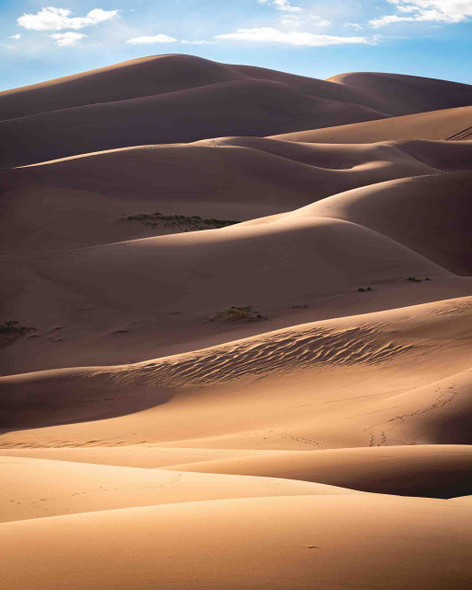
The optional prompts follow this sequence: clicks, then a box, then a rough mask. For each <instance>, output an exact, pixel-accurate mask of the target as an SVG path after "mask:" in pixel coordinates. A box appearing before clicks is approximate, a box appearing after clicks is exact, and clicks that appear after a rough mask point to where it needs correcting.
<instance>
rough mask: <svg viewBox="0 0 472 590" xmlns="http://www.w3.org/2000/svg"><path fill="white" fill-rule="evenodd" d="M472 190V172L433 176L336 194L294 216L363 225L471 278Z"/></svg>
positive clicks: (295, 213)
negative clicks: (306, 216) (329, 219)
mask: <svg viewBox="0 0 472 590" xmlns="http://www.w3.org/2000/svg"><path fill="white" fill-rule="evenodd" d="M471 191H472V173H471V172H463V173H453V174H441V175H429V176H422V177H417V178H410V179H405V180H399V181H391V182H388V183H380V184H376V185H371V186H369V187H364V188H362V189H357V190H353V191H350V192H348V193H343V194H340V195H335V196H333V197H330V198H328V199H323V201H320V202H319V203H316V204H315V205H309V206H308V207H306V208H304V209H302V210H300V211H299V212H294V213H293V214H292V215H301V216H305V215H307V214H310V215H313V216H314V217H317V218H318V217H324V216H326V217H328V218H336V219H346V220H349V221H352V222H356V223H359V224H360V225H362V226H364V227H370V228H371V229H374V230H375V231H378V232H380V233H382V234H383V235H387V236H389V237H390V238H393V239H394V240H396V241H397V242H400V243H402V244H404V245H405V246H408V247H409V248H411V249H412V250H414V251H415V252H419V253H421V254H423V256H425V257H427V258H429V259H430V260H434V261H435V262H436V263H438V264H440V265H441V266H443V267H445V268H448V269H449V270H451V271H453V272H454V273H456V274H462V275H471V274H472V256H471V252H472V217H471V216H470V211H471V204H472V203H471ZM425 210H427V211H428V214H427V215H424V214H423V211H425Z"/></svg>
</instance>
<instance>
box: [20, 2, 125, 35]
mask: <svg viewBox="0 0 472 590" xmlns="http://www.w3.org/2000/svg"><path fill="white" fill-rule="evenodd" d="M71 15H72V11H71V10H68V9H66V8H55V7H54V6H48V7H46V8H42V9H41V10H40V11H39V12H37V13H36V14H24V15H23V16H20V17H19V18H18V19H17V22H18V24H19V25H20V27H23V28H25V29H29V30H32V31H63V30H64V29H83V28H84V27H89V26H91V25H97V24H98V23H101V22H104V21H108V20H112V19H114V18H116V17H117V16H118V10H102V9H101V8H94V9H93V10H91V11H90V12H88V13H87V14H86V15H85V16H71Z"/></svg>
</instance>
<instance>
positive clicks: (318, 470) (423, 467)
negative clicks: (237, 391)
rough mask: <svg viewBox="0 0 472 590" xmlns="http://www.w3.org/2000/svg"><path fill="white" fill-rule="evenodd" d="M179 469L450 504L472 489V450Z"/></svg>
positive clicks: (355, 453) (352, 454) (341, 454)
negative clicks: (318, 484) (451, 499)
mask: <svg viewBox="0 0 472 590" xmlns="http://www.w3.org/2000/svg"><path fill="white" fill-rule="evenodd" d="M465 414H466V412H464V414H463V415H465ZM179 468H182V469H185V471H195V472H199V473H227V474H228V473H231V474H235V475H259V476H264V477H279V478H290V479H300V480H302V481H316V482H323V483H329V484H330V485H338V486H345V487H347V488H353V489H359V490H364V491H368V492H378V493H382V494H396V495H404V496H425V495H426V496H431V497H437V498H439V497H444V498H447V497H450V496H459V495H464V494H467V493H469V490H471V489H472V482H471V480H470V472H471V468H472V449H471V447H470V446H469V445H414V446H403V447H395V446H389V447H365V448H354V449H331V450H323V451H298V452H294V451H289V452H278V453H273V455H259V456H257V455H256V456H254V455H253V456H245V457H244V456H243V457H233V458H227V459H214V460H210V461H206V462H202V463H197V462H196V463H189V464H185V465H184V466H181V467H179V466H178V465H176V466H170V467H168V469H177V470H178V469H179Z"/></svg>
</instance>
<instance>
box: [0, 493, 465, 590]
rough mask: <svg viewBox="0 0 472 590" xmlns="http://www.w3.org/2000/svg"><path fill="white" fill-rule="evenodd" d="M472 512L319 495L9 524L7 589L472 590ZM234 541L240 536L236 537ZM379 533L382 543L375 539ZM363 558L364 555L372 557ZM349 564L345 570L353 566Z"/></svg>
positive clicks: (428, 503) (435, 504) (0, 530)
mask: <svg viewBox="0 0 472 590" xmlns="http://www.w3.org/2000/svg"><path fill="white" fill-rule="evenodd" d="M471 520H472V513H471V511H470V510H469V509H468V508H467V507H464V506H462V505H460V504H457V505H454V504H452V503H450V501H447V500H425V499H424V498H421V499H413V498H408V499H405V498H395V497H389V496H387V497H382V496H375V497H368V496H366V497H364V496H359V497H356V496H336V497H330V496H326V497H320V496H316V497H313V496H307V497H300V496H299V497H297V498H296V499H294V498H292V497H285V498H283V497H282V498H259V499H245V500H229V501H219V502H198V503H189V504H180V505H172V506H158V507H151V508H149V507H145V508H132V509H126V510H110V511H106V512H97V513H88V514H79V515H72V516H62V517H55V518H40V519H34V520H27V521H20V522H13V523H3V524H1V525H0V538H1V541H2V545H3V547H4V548H5V549H4V559H5V560H7V561H8V563H9V568H8V571H7V572H6V574H5V576H4V578H3V580H4V583H5V584H6V587H7V588H9V589H11V590H19V589H20V588H21V589H22V588H24V587H25V584H28V585H29V587H30V588H31V589H32V590H40V589H46V588H47V589H49V588H51V586H54V585H58V584H61V583H63V581H64V580H66V583H67V586H68V588H71V589H75V588H77V589H79V588H80V589H82V588H84V587H97V586H99V587H100V588H104V589H111V588H113V589H118V588H120V589H122V588H136V584H138V585H139V587H140V588H156V586H157V587H159V588H173V587H174V588H175V587H180V588H188V589H193V588H212V589H213V588H214V589H215V590H216V589H218V590H221V589H223V590H226V589H228V590H229V589H231V590H232V589H234V588H248V589H249V588H250V589H255V588H257V589H259V588H266V587H267V585H268V584H269V585H270V587H271V588H274V589H277V590H278V589H285V588H291V589H293V590H299V589H300V590H302V589H305V588H307V587H310V588H327V587H329V588H333V589H338V588H345V587H346V586H348V585H351V586H352V584H353V580H362V584H363V586H364V587H366V588H381V587H384V588H385V587H386V586H385V582H386V580H387V584H388V585H387V587H388V588H405V587H410V588H415V587H423V588H428V589H436V588H444V587H449V588H457V589H460V590H462V589H464V590H465V589H466V588H468V587H469V586H470V582H471V577H470V572H469V568H468V567H467V564H468V561H469V559H468V558H469V555H470V550H471V546H470V527H471V525H472V522H471ZM229 531H230V532H231V536H229V534H228V533H229ZM374 532H375V534H373V533H374ZM183 540H185V541H184V542H183ZM360 548H362V550H360ZM341 564H342V567H341Z"/></svg>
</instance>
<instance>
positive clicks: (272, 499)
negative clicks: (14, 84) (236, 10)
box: [0, 55, 472, 590]
mask: <svg viewBox="0 0 472 590" xmlns="http://www.w3.org/2000/svg"><path fill="white" fill-rule="evenodd" d="M471 109H472V87H471V86H468V85H464V84H457V83H454V82H447V81H444V80H432V79H428V78H420V77H413V76H403V75H397V74H387V73H371V72H366V73H348V74H341V75H337V76H334V77H332V78H329V79H328V80H317V79H312V78H306V77H301V76H295V75H292V74H288V73H283V72H277V71H273V70H268V69H264V68H258V67H254V66H243V65H229V64H223V63H217V62H212V61H209V60H205V59H202V58H198V57H194V56H189V55H162V56H149V57H144V58H141V59H137V60H132V61H129V62H125V63H120V64H116V65H112V66H109V67H105V68H101V69H99V70H94V71H91V72H83V73H79V74H74V75H71V76H68V77H65V78H61V79H59V80H51V81H46V82H43V83H41V84H36V85H33V86H28V87H24V88H16V89H12V90H7V91H5V92H2V93H0V135H1V138H2V139H1V140H0V150H1V153H0V206H1V210H2V215H1V216H0V248H1V253H0V269H1V273H2V275H1V276H2V280H1V281H0V310H1V311H0V352H1V355H0V473H1V477H0V545H1V556H2V566H3V567H2V574H1V575H2V577H1V581H0V587H1V588H2V590H3V589H5V590H51V589H55V588H58V589H59V588H60V589H64V590H97V589H100V590H102V589H103V590H157V589H159V590H177V589H178V590H263V589H264V590H269V589H270V590H348V589H356V590H361V589H365V590H385V589H387V590H394V589H395V590H410V589H421V590H423V589H424V590H446V589H447V590H469V589H470V588H471V587H472V570H471V567H470V555H471V552H472V500H471V499H472V365H471V358H472V238H471V236H472V142H471V139H472V135H471V129H472V128H471V125H472V110H471ZM117 122H119V124H117Z"/></svg>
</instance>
